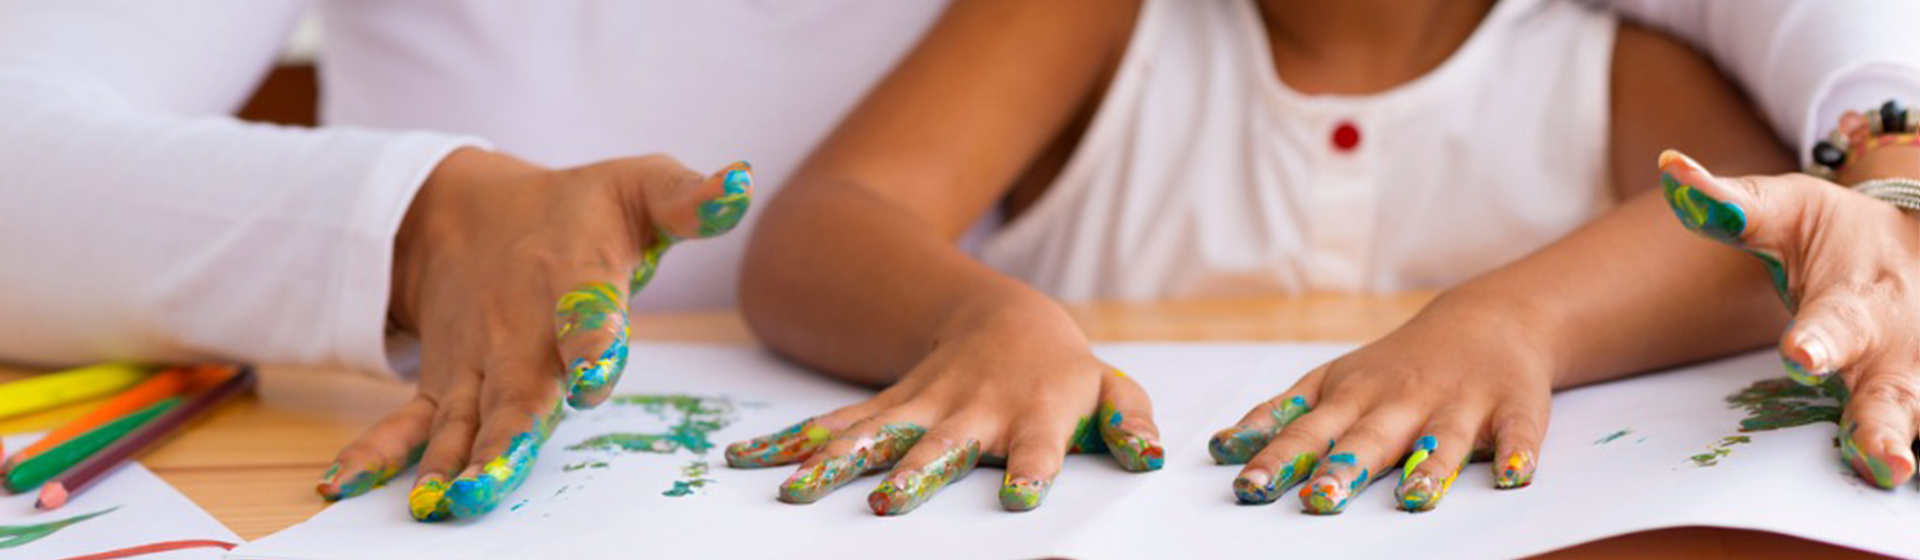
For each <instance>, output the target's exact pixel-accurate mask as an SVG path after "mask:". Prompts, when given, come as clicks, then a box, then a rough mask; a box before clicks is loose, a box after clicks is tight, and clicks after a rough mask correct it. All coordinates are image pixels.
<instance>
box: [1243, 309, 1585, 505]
mask: <svg viewBox="0 0 1920 560" xmlns="http://www.w3.org/2000/svg"><path fill="white" fill-rule="evenodd" d="M1459 297H1460V296H1455V295H1451V294H1450V295H1448V296H1442V298H1441V299H1440V300H1437V301H1436V302H1435V303H1434V304H1433V305H1432V306H1430V307H1428V308H1427V309H1426V310H1425V311H1423V312H1422V313H1421V314H1420V316H1418V317H1416V318H1414V320H1412V321H1410V322H1408V323H1407V324H1406V325H1404V326H1402V327H1400V328H1399V329H1397V330H1395V331H1394V332H1393V333H1392V334H1390V335H1388V336H1387V337H1386V338H1383V339H1380V340H1378V341H1376V342H1374V343H1372V344H1368V345H1366V346H1365V347H1362V348H1360V349H1359V350H1355V351H1353V352H1352V353H1350V354H1347V355H1345V356H1341V357H1340V358H1339V359H1337V360H1334V361H1333V362H1332V363H1329V364H1327V365H1324V366H1320V367H1319V368H1317V369H1315V370H1313V371H1312V372H1310V373H1308V374H1307V375H1306V377H1304V378H1302V379H1301V380H1300V381H1299V382H1296V383H1294V385H1293V387H1292V388H1290V389H1287V391H1286V392H1284V393H1281V394H1280V396H1277V397H1274V398H1273V399H1272V400H1269V401H1267V402H1266V403H1263V404H1261V405H1260V406H1258V407H1255V408H1254V409H1253V411H1252V412H1250V413H1248V414H1247V415H1246V417H1244V418H1242V419H1241V420H1240V422H1239V423H1238V424H1237V425H1235V426H1233V427H1230V428H1227V429H1225V430H1221V431H1220V432H1219V433H1217V434H1215V435H1214V436H1213V439H1212V441H1211V442H1209V445H1208V451H1210V452H1211V453H1212V455H1213V458H1214V460H1215V461H1217V462H1219V463H1220V464H1223V465H1233V464H1240V463H1246V467H1245V468H1243V469H1241V471H1240V475H1239V476H1238V477H1236V478H1235V479H1234V481H1233V493H1234V496H1235V497H1237V498H1238V499H1239V500H1240V501H1241V502H1242V503H1249V504H1264V503H1268V502H1271V501H1273V500H1275V499H1278V498H1279V497H1280V495H1281V494H1282V493H1284V492H1286V491H1287V490H1288V489H1289V488H1291V487H1293V486H1294V485H1295V484H1299V483H1303V482H1304V483H1305V485H1304V486H1302V487H1301V489H1300V500H1301V503H1302V504H1303V506H1304V507H1305V508H1306V511H1307V512H1309V513H1317V514H1335V513H1340V512H1341V511H1342V510H1343V509H1345V508H1346V506H1347V502H1348V501H1349V500H1350V499H1352V498H1353V497H1354V496H1357V495H1359V494H1360V493H1361V492H1362V491H1364V490H1366V488H1367V486H1368V485H1369V484H1371V483H1373V482H1374V481H1375V480H1377V479H1379V478H1381V477H1384V476H1387V475H1388V473H1390V472H1391V471H1392V470H1393V469H1394V467H1396V466H1400V467H1402V468H1403V469H1404V470H1403V471H1402V474H1401V476H1400V479H1399V481H1398V482H1397V483H1396V486H1395V490H1394V493H1395V495H1396V496H1397V497H1398V498H1399V502H1400V506H1401V507H1402V508H1403V509H1406V510H1408V511H1426V510H1429V509H1432V508H1433V507H1434V506H1436V505H1438V504H1439V503H1440V499H1441V498H1442V497H1444V496H1445V495H1446V493H1447V490H1448V488H1449V487H1450V486H1451V485H1452V484H1453V480H1454V476H1455V475H1457V474H1458V473H1459V472H1460V468H1461V467H1462V466H1463V465H1465V464H1466V463H1467V461H1468V460H1469V457H1470V456H1471V455H1472V454H1473V453H1474V452H1475V451H1476V450H1482V448H1484V447H1485V444H1486V443H1487V442H1491V443H1493V444H1494V445H1495V446H1496V449H1497V450H1498V451H1499V453H1498V454H1497V455H1496V457H1497V458H1498V460H1497V461H1496V462H1495V463H1494V476H1495V480H1496V484H1497V485H1498V486H1499V487H1501V488H1517V487H1521V486H1526V485H1527V484H1528V483H1529V482H1530V481H1531V480H1532V479H1533V470H1534V461H1535V457H1536V456H1537V454H1538V452H1539V449H1540V440H1541V438H1542V436H1543V435H1544V434H1545V432H1546V427H1547V409H1548V405H1549V403H1550V401H1551V398H1552V382H1553V379H1552V375H1551V371H1552V370H1551V367H1552V364H1551V360H1550V356H1548V355H1547V353H1546V352H1545V351H1543V350H1539V348H1541V347H1542V346H1543V345H1536V344H1529V343H1526V342H1524V341H1525V340H1527V339H1529V338H1533V337H1535V336H1537V335H1536V334H1535V333H1534V332H1532V330H1531V329H1529V328H1527V326H1526V325H1523V324H1518V323H1515V322H1512V321H1511V320H1510V316H1509V315H1508V314H1505V313H1502V312H1501V310H1500V309H1497V308H1494V307H1491V304H1489V303H1486V302H1474V301H1466V300H1464V299H1458V298H1459ZM1516 342H1518V343H1516ZM1403 457H1404V458H1405V462H1404V463H1401V461H1402V458H1403Z"/></svg>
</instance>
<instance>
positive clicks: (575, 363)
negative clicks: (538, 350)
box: [553, 281, 627, 409]
mask: <svg viewBox="0 0 1920 560" xmlns="http://www.w3.org/2000/svg"><path fill="white" fill-rule="evenodd" d="M553 314H554V323H555V330H554V340H555V341H556V342H557V343H558V346H559V351H560V363H562V364H566V366H567V404H568V405H570V406H572V407H574V408H578V409H587V408H593V407H595V406H599V405H600V403H601V402H603V401H605V400H606V399H607V395H609V394H612V392H613V387H614V385H616V384H618V383H619V382H620V374H621V372H623V371H626V368H627V304H626V292H625V288H623V287H621V286H619V285H616V284H615V283H613V282H604V281H601V282H588V283H585V284H581V285H580V286H578V287H576V288H574V289H573V290H571V291H568V292H567V293H565V294H562V295H561V296H560V301H559V303H558V304H556V305H555V307H554V312H553Z"/></svg>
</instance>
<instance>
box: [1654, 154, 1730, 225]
mask: <svg viewBox="0 0 1920 560" xmlns="http://www.w3.org/2000/svg"><path fill="white" fill-rule="evenodd" d="M1660 162H1661V167H1662V168H1663V172H1662V173H1661V174H1660V185H1661V191H1662V193H1663V194H1664V195H1665V198H1666V201H1667V206H1668V207H1670V208H1671V209H1672V210H1673V215H1674V217H1675V218H1678V219H1679V220H1680V223H1681V224H1682V225H1684V226H1686V228H1687V229H1688V230H1691V231H1693V232H1696V233H1699V234H1701V235H1704V236H1706V237H1708V238H1710V239H1713V240H1715V241H1719V242H1721V243H1726V244H1728V245H1733V246H1736V247H1737V246H1740V245H1741V243H1740V235H1741V233H1743V232H1745V231H1746V229H1747V214H1746V211H1744V210H1742V209H1741V208H1740V206H1739V205H1736V204H1733V203H1730V202H1725V201H1721V200H1719V199H1715V198H1713V197H1711V196H1708V195H1707V193H1705V192H1701V191H1700V190H1699V189H1698V188H1696V186H1695V185H1690V184H1685V183H1682V182H1680V180H1679V179H1678V178H1675V177H1674V176H1673V174H1672V173H1668V172H1665V171H1664V168H1665V167H1667V166H1668V165H1669V164H1673V163H1678V164H1680V165H1681V166H1683V167H1689V168H1692V169H1693V170H1695V171H1698V172H1699V174H1700V175H1702V176H1706V175H1708V173H1707V172H1706V170H1705V169H1704V168H1701V167H1700V165H1699V164H1698V163H1696V162H1694V161H1693V159H1692V158H1689V157H1687V156H1685V155H1683V154H1680V153H1679V152H1675V151H1672V150H1668V151H1666V152H1664V153H1662V154H1660Z"/></svg>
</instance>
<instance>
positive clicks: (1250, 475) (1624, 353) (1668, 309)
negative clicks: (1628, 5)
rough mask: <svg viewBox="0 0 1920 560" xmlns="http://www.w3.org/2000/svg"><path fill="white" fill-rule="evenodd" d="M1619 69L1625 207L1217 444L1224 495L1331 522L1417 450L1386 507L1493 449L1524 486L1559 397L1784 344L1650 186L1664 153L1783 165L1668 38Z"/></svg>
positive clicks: (1740, 275)
mask: <svg viewBox="0 0 1920 560" xmlns="http://www.w3.org/2000/svg"><path fill="white" fill-rule="evenodd" d="M1613 66H1614V75H1613V82H1614V86H1613V93H1614V101H1613V111H1614V114H1613V123H1614V126H1613V129H1614V130H1613V138H1612V150H1613V159H1614V161H1615V162H1616V163H1615V165H1614V175H1615V176H1614V182H1615V184H1616V185H1618V187H1617V189H1618V192H1619V193H1620V194H1621V195H1622V197H1623V198H1629V199H1628V201H1627V202H1626V203H1625V204H1624V205H1622V206H1620V207H1619V208H1616V209H1615V210H1613V211H1611V212H1609V213H1608V214H1607V215H1605V216H1602V217H1601V218H1599V219H1598V220H1596V221H1594V222H1593V223H1591V224H1588V225H1587V226H1585V227H1583V228H1582V229H1580V230H1579V231H1576V232H1574V233H1573V234H1571V235H1569V236H1568V237H1567V238H1565V239H1563V240H1561V241H1559V242H1556V243H1554V244H1553V245H1550V246H1548V247H1546V248H1544V249H1542V250H1541V251H1539V252H1538V253H1535V254H1533V255H1530V256H1528V257H1526V258H1525V259H1522V260H1520V261H1518V262H1515V263H1513V264H1511V265H1509V266H1506V267H1504V268H1501V269H1499V270H1496V271H1493V272H1490V273H1488V274H1486V275H1484V276H1481V277H1479V278H1477V279H1475V280H1473V281H1470V282H1468V283H1466V284H1464V285H1462V286H1459V287H1457V288H1455V289H1453V290H1450V291H1449V292H1447V293H1446V294H1444V295H1442V296H1441V297H1440V298H1439V299H1438V300H1436V301H1435V302H1434V303H1433V304H1432V305H1430V306H1428V308H1427V309H1425V310H1423V311H1422V312H1421V314H1420V315H1419V316H1418V317H1416V318H1415V319H1413V320H1412V321H1410V322H1409V323H1408V324H1407V325H1405V326H1403V327H1401V328H1399V329H1397V330H1395V331H1394V332H1393V333H1392V334H1390V335H1388V336H1387V337H1386V338H1383V339H1381V340H1379V341H1376V342H1374V343H1372V344H1369V345H1368V346H1366V347H1363V348H1361V349H1359V350H1357V351H1355V352H1353V353H1351V354H1348V355H1347V356H1344V357H1342V358H1340V359H1338V360H1336V361H1334V362H1332V363H1330V364H1327V365H1325V366H1322V367H1321V368H1319V369H1317V370H1315V371H1313V372H1311V373H1309V374H1308V375H1307V376H1306V377H1305V378H1304V379H1302V380H1301V381H1300V382H1299V383H1297V384H1295V385H1294V387H1293V388H1291V389H1289V390H1288V391H1287V392H1285V393H1283V394H1282V395H1280V396H1279V397H1276V398H1274V399H1273V400H1270V401H1268V402H1267V403H1266V404H1263V405H1261V406H1260V407H1258V408H1256V409H1255V410H1254V411H1253V412H1251V413H1249V414H1248V415H1247V416H1246V418H1244V419H1243V420H1241V422H1240V424H1239V425H1237V426H1235V427H1233V428H1229V429H1227V430H1224V431H1222V432H1221V433H1219V434H1218V435H1216V436H1215V437H1214V440H1213V442H1212V446H1211V451H1212V452H1213V454H1214V456H1215V458H1216V460H1219V461H1220V462H1222V463H1238V462H1243V461H1245V462H1247V466H1246V467H1245V468H1244V469H1243V470H1242V472H1241V474H1240V476H1239V477H1238V478H1237V479H1236V480H1235V482H1234V488H1235V493H1236V495H1238V496H1239V497H1240V499H1242V500H1243V501H1249V502H1263V501H1269V500H1273V499H1275V498H1277V497H1278V496H1279V494H1280V493H1281V492H1282V491H1284V490H1286V489H1287V487H1288V486H1290V485H1292V484H1295V483H1300V482H1306V483H1307V486H1306V488H1304V489H1303V490H1302V492H1301V498H1302V501H1303V502H1305V505H1306V507H1307V509H1308V510H1309V511H1314V512H1321V513H1335V512H1338V511H1339V510H1340V509H1341V508H1343V507H1344V506H1345V504H1346V502H1347V499H1348V498H1350V497H1351V494H1353V493H1355V492H1357V490H1358V489H1360V488H1364V484H1356V483H1355V481H1357V480H1362V478H1363V477H1366V476H1368V475H1369V473H1384V472H1389V471H1391V470H1392V469H1393V467H1394V464H1393V463H1394V462H1395V461H1396V460H1398V459H1399V458H1400V457H1402V456H1406V455H1407V454H1408V453H1410V452H1414V454H1413V455H1412V458H1410V460H1409V461H1408V462H1407V465H1406V471H1407V474H1406V476H1404V477H1403V479H1402V480H1401V482H1400V484H1399V486H1398V488H1397V494H1398V495H1399V497H1400V501H1401V505H1402V507H1404V508H1406V509H1408V510H1416V511H1417V510H1424V509H1428V508H1432V507H1434V506H1435V505H1436V504H1437V503H1438V502H1439V500H1440V498H1441V497H1442V495H1444V493H1445V490H1446V488H1447V486H1448V484H1450V483H1451V481H1452V479H1453V476H1454V474H1455V473H1457V472H1458V469H1459V468H1460V466H1461V465H1463V464H1464V463H1465V462H1466V461H1467V459H1468V456H1469V452H1470V451H1471V450H1474V449H1476V448H1482V447H1488V446H1489V444H1490V446H1491V447H1492V448H1493V449H1494V450H1495V451H1496V452H1497V453H1496V454H1495V465H1494V470H1495V475H1496V480H1497V483H1498V484H1499V485H1500V486H1502V487H1517V486H1523V485H1525V484H1527V483H1528V481H1529V480H1530V479H1531V476H1532V472H1533V466H1534V457H1535V455H1536V454H1537V453H1538V450H1539V443H1540V440H1541V438H1542V436H1543V435H1544V433H1545V430H1546V422H1547V408H1548V404H1549V401H1550V393H1551V390H1552V389H1553V388H1555V387H1566V386H1571V385H1576V384H1580V383H1590V382H1593V381H1598V380H1601V379H1607V378H1611V377H1618V376H1622V375H1626V374H1628V373H1631V372H1635V371H1644V370H1646V369H1651V368H1657V367H1662V366H1667V365H1672V364H1677V363H1682V362H1687V361H1692V360H1699V359H1703V358H1707V357H1711V356H1718V355H1723V354H1726V353H1729V352H1733V351H1737V350H1741V349H1746V348H1752V347H1756V346H1759V345H1762V344H1764V343H1766V342H1767V341H1769V340H1772V339H1773V337H1774V336H1776V335H1777V334H1778V333H1779V332H1780V328H1781V326H1782V325H1783V324H1784V323H1785V315H1783V314H1782V313H1780V311H1779V310H1778V306H1777V305H1773V304H1771V302H1770V300H1771V299H1772V298H1773V295H1772V291H1771V289H1770V288H1769V287H1768V281H1767V275H1766V273H1765V272H1764V271H1763V269H1762V268H1761V267H1760V266H1759V264H1758V263H1756V262H1754V261H1753V260H1752V259H1749V258H1747V257H1743V256H1741V255H1738V254H1734V253H1732V252H1729V251H1724V250H1720V249H1719V248H1717V247H1715V246H1714V245H1713V244H1712V243H1711V242H1707V241H1704V240H1701V239H1698V238H1696V237H1694V236H1692V235H1689V234H1687V232H1686V231H1685V230H1683V229H1682V228H1679V227H1676V226H1675V225H1674V224H1673V223H1672V221H1673V219H1672V217H1671V212H1670V211H1669V210H1668V209H1667V207H1666V205H1665V204H1664V203H1663V202H1662V200H1661V199H1660V196H1659V193H1657V192H1651V191H1650V187H1651V186H1653V185H1655V184H1657V183H1658V181H1657V177H1656V175H1655V172H1654V171H1653V170H1654V169H1655V167H1654V162H1655V159H1656V154H1658V153H1659V151H1660V150H1661V149H1662V148H1665V147H1684V148H1685V149H1688V150H1690V151H1693V152H1694V153H1698V154H1700V155H1701V156H1702V157H1704V158H1707V159H1709V160H1710V161H1714V162H1720V163H1722V164H1724V165H1725V166H1727V167H1732V168H1739V169H1742V170H1743V171H1745V172H1749V173H1753V172H1778V171H1784V170H1787V169H1789V166H1790V165H1791V161H1790V160H1789V158H1788V157H1787V156H1786V154H1785V153H1784V151H1783V150H1782V149H1781V148H1780V146H1779V145H1778V144H1775V143H1774V142H1773V140H1772V136H1771V135H1770V134H1769V133H1768V132H1767V130H1766V128H1765V127H1764V126H1762V125H1761V123H1760V122H1759V121H1758V120H1757V119H1755V118H1754V117H1753V115H1751V113H1750V112H1749V111H1748V109H1747V108H1746V106H1745V104H1744V103H1743V102H1742V100H1741V98H1740V96H1739V94H1738V93H1737V92H1736V91H1734V90H1733V89H1732V88H1731V87H1730V86H1729V85H1728V84H1726V83H1725V82H1724V81H1722V80H1720V79H1718V76H1717V75H1716V74H1715V73H1714V71H1713V68H1712V66H1711V65H1709V64H1707V63H1706V62H1705V61H1703V60H1702V59H1700V58H1699V57H1698V56H1696V55H1694V54H1693V53H1691V52H1689V51H1687V50H1686V49H1684V48H1683V47H1680V46H1678V45H1677V44H1676V43H1674V42H1673V41H1671V40H1668V39H1665V38H1661V37H1657V36H1654V35H1652V34H1649V33H1647V32H1644V31H1640V30H1637V29H1633V28H1628V27H1623V28H1622V29H1621V32H1620V35H1619V39H1618V43H1617V45H1616V48H1615V57H1614V63H1613ZM1540 188H1557V187H1556V186H1555V185H1541V186H1540ZM1296 397H1297V398H1296ZM1306 410H1311V411H1312V412H1311V413H1304V414H1303V412H1304V411H1306ZM1282 427H1284V429H1282ZM1276 430H1277V433H1276ZM1329 441H1332V442H1335V443H1333V444H1332V445H1331V446H1329V445H1328V442H1329ZM1422 450H1424V452H1418V451H1422ZM1323 454H1324V457H1323ZM1323 458H1324V460H1322V459H1323ZM1316 463H1317V464H1319V465H1320V468H1318V469H1315V468H1314V465H1315V464H1316Z"/></svg>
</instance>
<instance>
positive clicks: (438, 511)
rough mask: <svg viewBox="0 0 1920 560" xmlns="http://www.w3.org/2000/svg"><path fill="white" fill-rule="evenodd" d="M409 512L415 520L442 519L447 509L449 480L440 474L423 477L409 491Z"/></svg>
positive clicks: (444, 517)
mask: <svg viewBox="0 0 1920 560" xmlns="http://www.w3.org/2000/svg"><path fill="white" fill-rule="evenodd" d="M407 512H408V513H411V514H413V519H414V520H415V521H440V520H442V519H446V518H447V517H448V516H449V515H450V514H449V513H448V511H447V481H446V479H445V478H444V477H442V476H440V475H438V474H430V475H427V476H425V477H421V479H420V481H419V482H416V483H414V485H413V490H412V491H411V492H408V493H407Z"/></svg>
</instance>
